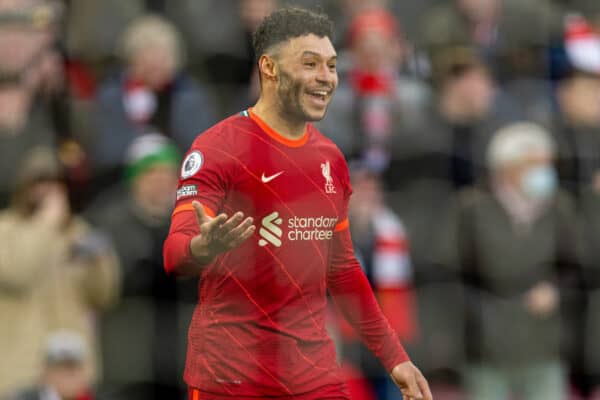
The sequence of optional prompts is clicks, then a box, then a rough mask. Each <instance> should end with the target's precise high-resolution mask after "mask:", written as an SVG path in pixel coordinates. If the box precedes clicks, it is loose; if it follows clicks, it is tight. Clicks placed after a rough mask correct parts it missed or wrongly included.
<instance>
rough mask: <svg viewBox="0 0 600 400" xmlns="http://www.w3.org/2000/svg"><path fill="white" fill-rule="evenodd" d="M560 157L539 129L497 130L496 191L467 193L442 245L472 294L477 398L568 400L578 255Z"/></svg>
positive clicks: (471, 366)
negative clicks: (556, 163)
mask: <svg viewBox="0 0 600 400" xmlns="http://www.w3.org/2000/svg"><path fill="white" fill-rule="evenodd" d="M554 154H555V150H554V143H553V141H552V139H551V136H550V134H549V133H548V132H547V131H545V130H544V129H543V128H541V127H539V126H538V125H535V124H532V123H517V124H512V125H508V126H506V127H504V128H502V129H500V130H499V131H497V133H496V134H495V135H494V137H493V139H492V141H491V143H490V146H489V149H488V152H487V160H488V164H489V169H490V175H491V176H490V178H491V179H490V185H489V187H486V188H484V187H479V188H476V189H472V190H470V191H468V192H465V193H464V196H463V197H461V199H460V202H459V208H458V212H457V214H456V215H457V219H456V221H455V222H456V224H455V229H454V230H452V231H451V234H449V235H448V237H447V238H446V239H445V240H446V241H445V242H444V243H445V244H446V245H448V249H452V252H454V254H452V252H450V253H447V254H448V255H449V258H447V262H448V265H453V266H455V267H456V268H457V269H459V270H460V271H461V273H462V274H463V276H464V283H465V285H466V291H467V304H466V306H467V313H468V314H467V315H468V325H467V329H466V332H467V338H466V343H467V346H468V348H467V350H468V359H467V366H466V369H465V375H464V378H465V385H466V388H467V390H468V392H469V393H470V395H471V398H472V399H487V398H495V399H509V398H512V396H519V398H520V399H523V400H529V399H545V400H551V399H556V400H559V399H565V398H567V365H566V360H565V359H564V358H562V356H563V355H564V354H563V353H562V351H563V350H564V348H563V347H562V345H563V344H564V343H563V341H562V339H564V338H563V337H562V335H563V334H565V332H569V329H571V325H570V322H571V320H570V317H572V316H573V315H572V314H570V313H569V312H572V311H573V310H569V308H568V306H569V305H570V302H569V300H570V298H571V294H572V292H571V289H573V288H574V286H573V285H575V284H576V282H577V281H576V277H577V268H576V267H577V266H578V265H579V262H580V255H579V254H578V251H577V249H578V246H579V243H578V241H577V239H576V238H577V235H576V219H575V214H574V209H573V205H572V203H571V201H570V198H569V197H568V195H567V194H565V193H562V192H559V191H558V190H557V189H558V186H557V179H556V172H555V170H554V167H553V164H552V161H553V157H554ZM451 254H452V255H451ZM567 337H568V335H567Z"/></svg>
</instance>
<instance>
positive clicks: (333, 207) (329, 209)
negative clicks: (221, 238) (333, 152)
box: [231, 151, 344, 215]
mask: <svg viewBox="0 0 600 400" xmlns="http://www.w3.org/2000/svg"><path fill="white" fill-rule="evenodd" d="M246 158H247V159H246V160H245V163H244V165H245V166H244V168H242V170H240V172H239V174H238V176H237V177H236V179H235V181H234V185H233V186H234V187H233V188H232V189H233V190H232V191H231V193H233V194H234V196H236V197H237V199H236V200H237V201H242V202H246V203H250V204H247V205H249V206H251V207H252V208H253V209H254V210H255V211H256V212H257V214H262V213H265V212H268V211H269V210H271V209H281V210H282V212H284V213H289V214H303V213H312V212H314V211H315V210H319V211H320V212H322V213H325V214H327V215H334V214H335V215H337V213H338V212H339V210H341V207H342V205H343V200H344V187H343V186H342V182H341V180H340V176H342V173H343V171H339V170H338V168H336V165H337V163H335V160H334V159H333V158H332V157H328V156H327V154H319V153H318V152H311V151H303V152H297V153H295V154H294V153H293V154H282V153H277V152H266V151H265V152H254V153H252V154H249V155H247V156H246Z"/></svg>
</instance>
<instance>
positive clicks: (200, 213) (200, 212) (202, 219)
mask: <svg viewBox="0 0 600 400" xmlns="http://www.w3.org/2000/svg"><path fill="white" fill-rule="evenodd" d="M192 207H194V215H195V216H196V221H197V222H198V226H200V225H202V224H204V223H206V222H207V221H208V220H209V218H208V217H207V216H206V212H205V211H204V206H203V205H202V204H200V202H199V201H196V200H194V201H192Z"/></svg>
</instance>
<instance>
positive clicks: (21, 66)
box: [0, 0, 64, 207]
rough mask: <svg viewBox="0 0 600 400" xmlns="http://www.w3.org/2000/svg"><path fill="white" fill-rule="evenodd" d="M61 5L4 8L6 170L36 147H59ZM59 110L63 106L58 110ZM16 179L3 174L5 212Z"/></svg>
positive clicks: (1, 58) (0, 150)
mask: <svg viewBox="0 0 600 400" xmlns="http://www.w3.org/2000/svg"><path fill="white" fill-rule="evenodd" d="M53 6H56V3H50V2H47V1H42V0H34V1H25V0H17V1H12V2H3V3H1V4H0V170H2V171H10V170H13V169H14V168H15V166H16V165H18V163H19V162H20V160H21V159H22V158H23V156H24V154H25V153H27V151H29V150H30V149H31V148H33V147H35V146H37V145H47V146H55V145H57V142H58V140H57V138H58V136H59V135H60V134H61V132H60V131H61V130H63V129H64V124H62V125H61V123H60V121H58V120H59V119H60V118H59V117H58V116H57V113H55V112H54V111H55V110H56V108H60V107H58V104H59V103H60V100H59V97H60V96H59V94H60V93H62V67H61V64H60V57H59V56H58V55H57V53H56V49H55V48H54V47H53V44H54V41H55V40H56V30H57V28H58V22H59V19H60V8H59V7H53ZM55 106H57V107H55ZM13 180H14V174H10V173H2V174H0V207H4V206H6V205H8V202H9V197H10V191H11V188H12V186H13V184H14V181H13Z"/></svg>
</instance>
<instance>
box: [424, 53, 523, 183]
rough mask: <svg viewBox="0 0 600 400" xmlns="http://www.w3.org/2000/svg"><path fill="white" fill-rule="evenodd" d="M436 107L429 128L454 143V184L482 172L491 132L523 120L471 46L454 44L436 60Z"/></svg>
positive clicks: (452, 160)
mask: <svg viewBox="0 0 600 400" xmlns="http://www.w3.org/2000/svg"><path fill="white" fill-rule="evenodd" d="M433 71H434V81H435V82H436V87H437V90H438V95H437V101H436V103H437V104H436V108H435V109H434V110H433V112H432V114H431V115H430V119H429V121H428V123H429V125H428V126H427V127H425V129H427V130H430V131H433V132H435V135H436V136H442V138H438V140H446V141H448V144H449V145H450V154H451V155H450V169H449V170H450V180H451V182H452V185H453V187H454V188H455V189H461V188H464V187H467V186H470V185H473V184H474V183H475V182H476V181H477V180H478V179H480V178H481V177H482V175H483V174H482V172H483V170H484V164H485V163H484V160H483V156H482V155H483V154H485V148H486V145H487V141H488V140H489V136H490V133H491V132H493V131H494V130H495V129H497V128H498V127H499V126H501V125H502V124H504V123H506V122H509V121H514V120H517V119H519V118H518V117H519V116H520V113H519V111H518V110H517V109H516V107H515V105H514V104H513V100H512V98H511V97H509V96H508V95H507V94H505V93H504V92H503V91H502V90H501V89H500V87H499V86H498V85H497V83H496V80H495V79H494V77H493V75H492V73H491V71H490V69H489V68H488V66H487V65H486V64H485V63H484V61H483V60H482V59H481V58H480V57H479V56H478V55H477V54H476V53H475V52H474V51H473V50H472V49H470V48H465V47H458V48H449V49H446V50H445V51H443V52H442V53H440V54H439V56H438V59H437V64H435V65H434V69H433Z"/></svg>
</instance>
